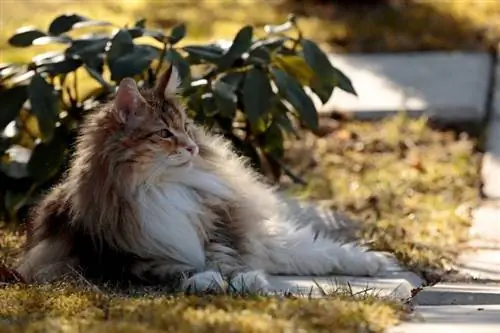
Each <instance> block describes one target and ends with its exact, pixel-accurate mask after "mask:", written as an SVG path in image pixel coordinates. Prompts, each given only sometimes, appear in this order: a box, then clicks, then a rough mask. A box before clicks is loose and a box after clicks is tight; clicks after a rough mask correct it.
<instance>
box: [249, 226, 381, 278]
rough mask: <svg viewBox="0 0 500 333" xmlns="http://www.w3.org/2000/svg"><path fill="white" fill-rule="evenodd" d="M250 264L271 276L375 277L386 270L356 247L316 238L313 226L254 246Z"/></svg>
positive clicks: (370, 254) (377, 258)
mask: <svg viewBox="0 0 500 333" xmlns="http://www.w3.org/2000/svg"><path fill="white" fill-rule="evenodd" d="M252 245H253V246H252V247H253V249H252V252H253V253H252V252H250V253H252V255H249V256H248V258H247V260H248V262H249V263H250V265H251V266H252V267H254V268H256V269H263V270H265V271H266V272H267V273H269V274H288V275H327V274H337V275H353V276H373V275H376V274H377V273H378V272H379V271H380V270H381V268H382V267H383V266H384V258H383V257H381V256H379V255H378V254H377V253H374V252H367V251H366V249H364V248H363V247H361V246H359V245H357V244H355V243H341V242H338V241H333V240H332V239H329V238H327V237H325V236H324V235H318V236H317V237H316V238H315V235H314V231H313V229H312V227H311V226H303V227H300V229H295V230H288V231H284V230H282V232H281V233H280V234H275V236H274V237H272V238H270V239H267V240H261V241H256V242H255V243H254V244H252Z"/></svg>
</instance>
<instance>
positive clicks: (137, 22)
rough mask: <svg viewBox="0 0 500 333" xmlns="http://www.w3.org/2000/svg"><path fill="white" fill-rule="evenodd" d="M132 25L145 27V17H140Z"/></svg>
mask: <svg viewBox="0 0 500 333" xmlns="http://www.w3.org/2000/svg"><path fill="white" fill-rule="evenodd" d="M134 27H136V28H141V29H144V28H146V19H145V18H142V19H140V20H137V21H136V22H135V23H134Z"/></svg>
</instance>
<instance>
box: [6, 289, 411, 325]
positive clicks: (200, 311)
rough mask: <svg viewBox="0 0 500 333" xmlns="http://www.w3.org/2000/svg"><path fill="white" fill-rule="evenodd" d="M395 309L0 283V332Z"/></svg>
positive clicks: (357, 314)
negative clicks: (136, 294) (143, 294)
mask: <svg viewBox="0 0 500 333" xmlns="http://www.w3.org/2000/svg"><path fill="white" fill-rule="evenodd" d="M401 311H402V308H401V307H400V306H398V305H396V304H395V303H392V302H389V301H387V300H381V299H376V298H374V297H363V298H359V297H358V298H356V297H347V296H345V295H332V296H330V297H326V298H321V299H319V298H318V299H306V298H292V297H277V296H276V297H231V296H204V297H198V296H186V295H163V296H162V295H149V296H127V295H119V294H113V293H106V294H104V293H102V292H100V291H96V290H93V289H90V288H88V287H87V288H86V287H83V286H77V285H72V284H52V285H45V286H29V287H27V286H19V285H17V286H8V287H4V288H2V289H0V331H2V332H78V331H91V332H110V331H111V332H125V331H127V332H128V331H134V332H160V331H161V332H213V331H216V332H290V331H304V332H313V331H314V332H317V331H324V332H331V331H334V332H359V331H367V332H382V331H383V329H384V328H385V327H387V326H391V325H394V324H395V323H397V321H398V320H399V315H400V313H401Z"/></svg>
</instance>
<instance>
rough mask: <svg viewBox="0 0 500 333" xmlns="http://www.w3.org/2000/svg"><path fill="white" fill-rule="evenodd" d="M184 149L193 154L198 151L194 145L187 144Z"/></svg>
mask: <svg viewBox="0 0 500 333" xmlns="http://www.w3.org/2000/svg"><path fill="white" fill-rule="evenodd" d="M186 150H187V151H188V152H189V153H190V154H191V155H193V156H194V155H196V154H197V153H198V147H197V146H196V145H187V146H186Z"/></svg>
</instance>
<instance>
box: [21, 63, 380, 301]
mask: <svg viewBox="0 0 500 333" xmlns="http://www.w3.org/2000/svg"><path fill="white" fill-rule="evenodd" d="M179 85H180V79H179V73H178V70H177V69H176V68H175V66H173V65H171V66H169V68H168V70H166V71H165V73H163V74H162V75H161V77H160V78H159V79H158V82H157V83H156V85H155V86H154V87H153V88H150V89H142V88H141V89H140V88H138V86H137V84H136V82H135V81H134V80H133V79H131V78H125V79H123V80H121V82H120V83H119V85H118V88H117V91H116V93H115V95H114V97H113V98H112V99H111V100H110V101H109V102H107V103H105V105H103V106H102V107H100V108H98V109H97V110H95V111H93V112H91V113H90V114H89V115H87V117H86V118H85V120H84V122H83V124H82V126H81V129H80V132H79V136H78V140H77V143H76V149H75V154H74V156H73V158H72V161H71V164H70V166H69V169H68V171H67V173H66V174H65V175H64V177H63V178H62V180H61V181H60V182H59V183H58V184H57V185H55V186H54V187H53V188H52V189H51V190H50V191H48V193H47V194H46V195H44V196H43V198H42V199H41V200H40V201H39V202H38V203H37V204H36V205H35V207H34V208H33V210H32V211H31V214H30V216H31V218H30V223H31V225H32V233H31V237H30V238H29V239H28V241H27V243H26V246H25V250H24V252H23V256H22V260H21V261H20V264H19V265H18V266H17V271H18V272H19V273H20V274H21V275H22V276H23V278H24V279H25V280H26V281H33V282H47V281H53V280H55V279H58V278H60V277H62V276H64V275H65V274H67V273H68V272H70V271H71V270H79V271H80V272H81V274H83V276H87V277H89V278H94V277H96V278H105V279H110V280H113V279H114V280H120V279H125V278H130V279H133V280H137V281H140V282H144V283H160V284H161V283H166V282H165V281H167V277H168V276H180V277H181V282H180V285H179V286H180V288H181V289H182V290H185V291H188V290H193V289H195V290H197V291H214V292H226V291H228V288H234V289H236V290H239V291H248V292H266V291H268V290H269V282H268V279H267V276H268V275H269V274H289V275H326V274H344V275H354V276H372V275H375V274H377V272H379V271H380V270H381V269H382V268H383V266H384V261H383V260H382V259H381V257H380V256H377V255H376V254H375V253H374V252H372V251H368V250H367V249H365V248H364V247H362V246H361V245H358V244H356V243H355V242H344V243H343V242H339V241H334V240H332V239H331V238H329V237H326V236H325V235H321V234H320V235H317V234H315V233H314V231H313V229H312V226H311V225H310V224H308V223H302V224H300V225H299V224H298V223H297V220H298V219H307V218H308V217H307V214H306V215H304V216H301V215H300V214H296V212H294V213H293V212H292V211H291V210H288V209H287V207H288V206H287V204H286V200H284V199H283V198H282V197H281V196H280V195H279V194H278V193H277V191H276V190H275V189H274V188H273V187H272V186H271V185H269V184H268V183H267V182H266V181H265V180H264V179H263V178H264V177H263V176H261V175H260V174H258V173H257V172H255V171H254V170H253V169H252V168H251V167H250V166H249V164H248V162H247V160H246V159H244V158H243V157H241V156H238V155H237V154H236V153H235V152H234V151H233V150H232V147H231V145H230V143H229V142H228V141H227V140H226V139H224V138H223V137H222V136H221V135H217V134H215V133H212V132H211V131H209V130H208V129H206V128H204V127H203V126H201V125H198V124H195V123H193V122H192V121H191V120H190V119H188V117H187V114H186V109H185V105H184V104H183V103H182V101H181V99H180V94H179Z"/></svg>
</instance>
